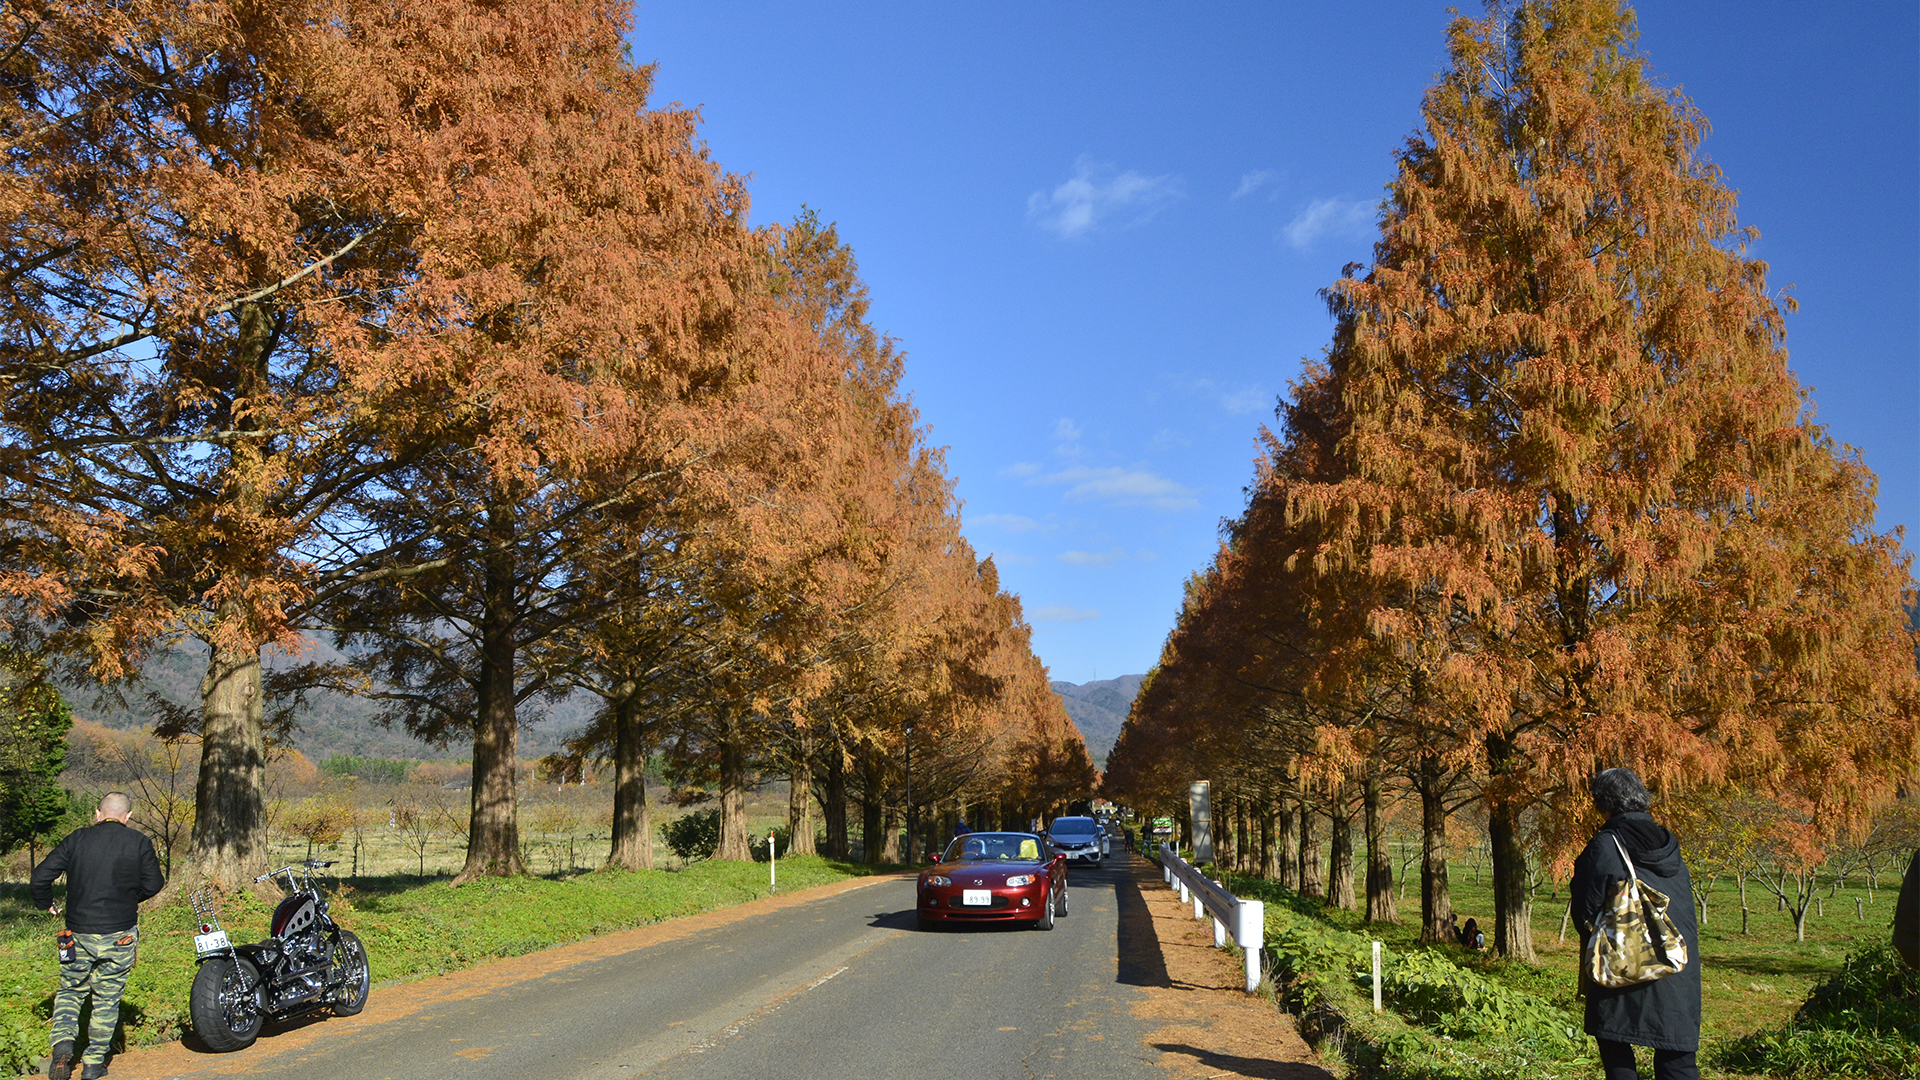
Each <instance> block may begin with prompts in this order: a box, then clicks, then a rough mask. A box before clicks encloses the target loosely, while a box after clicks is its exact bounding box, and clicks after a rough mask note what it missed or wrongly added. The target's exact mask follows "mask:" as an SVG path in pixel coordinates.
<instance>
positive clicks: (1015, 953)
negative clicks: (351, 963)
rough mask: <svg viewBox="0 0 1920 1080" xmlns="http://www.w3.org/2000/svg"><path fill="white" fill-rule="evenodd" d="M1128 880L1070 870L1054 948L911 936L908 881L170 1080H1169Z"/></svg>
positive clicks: (985, 933)
mask: <svg viewBox="0 0 1920 1080" xmlns="http://www.w3.org/2000/svg"><path fill="white" fill-rule="evenodd" d="M1127 862H1128V860H1127V857H1125V856H1120V857H1116V858H1114V859H1112V860H1109V862H1108V863H1107V865H1106V866H1105V867H1104V868H1101V869H1097V870H1096V869H1093V868H1091V867H1086V866H1076V867H1075V868H1074V869H1073V870H1072V871H1071V872H1070V887H1069V897H1070V898H1071V914H1070V915H1069V916H1068V917H1066V918H1063V919H1061V920H1059V923H1058V927H1057V928H1056V929H1055V930H1053V931H1052V932H1050V933H1048V932H1041V931H1036V930H1026V929H1015V928H1011V927H989V928H967V929H964V930H958V931H956V930H945V931H938V932H922V931H920V930H918V929H916V928H915V926H914V917H913V903H914V895H913V883H912V881H911V880H904V879H891V880H886V881H882V882H879V883H876V884H873V885H870V886H866V887H864V888H859V889H854V890H852V891H850V892H846V893H842V894H840V895H837V896H831V897H826V898H823V899H819V900H814V901H811V902H808V903H805V904H798V905H795V906H792V907H788V908H785V909H782V910H777V911H772V912H768V913H766V914H764V915H760V916H756V917H754V918H751V919H746V920H742V921H739V922H735V923H732V924H730V925H726V926H722V927H718V928H714V929H709V930H705V931H701V932H699V933H695V934H692V935H690V936H687V937H683V938H680V939H678V940H671V941H665V942H661V943H659V944H655V945H650V946H646V947H643V948H637V949H634V950H632V951H629V952H624V953H619V954H616V955H612V956H608V957H604V958H599V959H591V960H586V961H583V962H581V963H577V964H573V965H571V966H567V967H562V968H559V969H557V970H554V971H551V972H549V973H547V974H545V975H541V976H538V977H535V978H531V979H528V980H525V981H521V982H516V983H511V984H509V985H505V986H501V987H499V988H497V989H493V990H491V991H489V992H487V993H485V994H481V995H477V996H471V997H465V998H462V999H455V1000H447V1001H438V1002H433V1003H429V1004H427V1005H425V1006H424V1007H422V1008H420V1009H419V1010H417V1011H413V1012H411V1013H409V1014H407V1015H404V1016H401V1017H398V1018H396V1019H394V1020H391V1021H389V1022H386V1023H379V1024H372V1025H368V1024H359V1025H354V1026H353V1028H352V1029H351V1030H349V1028H348V1026H347V1025H344V1024H341V1023H340V1022H338V1021H333V1022H331V1023H334V1024H335V1025H337V1029H338V1035H337V1036H332V1037H330V1036H329V1033H328V1032H327V1031H326V1025H327V1024H328V1023H329V1021H324V1020H323V1021H319V1022H318V1024H317V1025H316V1024H309V1025H307V1026H306V1027H305V1029H304V1030H303V1031H302V1035H303V1036H307V1038H302V1039H300V1040H299V1042H300V1043H301V1044H302V1045H299V1046H298V1048H297V1049H293V1048H291V1047H290V1048H289V1051H288V1052H286V1053H279V1054H275V1053H273V1052H272V1049H273V1039H274V1032H273V1031H272V1029H271V1028H269V1030H268V1032H267V1033H266V1035H264V1036H263V1038H262V1039H261V1041H260V1043H259V1044H258V1045H257V1046H256V1048H255V1049H253V1050H250V1051H247V1052H245V1053H243V1054H241V1055H233V1056H216V1055H206V1056H204V1057H202V1056H198V1055H195V1056H194V1057H193V1058H191V1059H190V1064H188V1065H186V1066H185V1067H184V1068H177V1069H175V1070H174V1071H171V1075H176V1076H213V1075H215V1074H216V1073H220V1074H225V1075H232V1074H233V1073H234V1072H242V1073H244V1074H245V1075H248V1076H265V1077H281V1076H285V1077H289V1078H291V1077H295V1076H299V1077H307V1078H310V1077H316V1076H320V1077H353V1078H356V1080H357V1078H369V1080H372V1078H380V1077H393V1078H401V1077H404V1078H407V1080H442V1078H445V1080H519V1078H522V1077H528V1076H569V1077H573V1076H578V1077H588V1078H614V1077H619V1078H631V1077H637V1076H647V1077H664V1078H673V1080H696V1078H704V1077H712V1078H721V1077H726V1078H733V1077H741V1076H751V1077H755V1078H756V1080H782V1078H787V1077H793V1078H818V1077H833V1078H885V1077H901V1078H908V1077H911V1078H913V1080H997V1078H1001V1077H1007V1078H1024V1077H1059V1078H1063V1080H1064V1078H1084V1080H1131V1078H1146V1080H1165V1077H1166V1074H1165V1073H1164V1072H1163V1071H1161V1070H1160V1069H1159V1068H1158V1067H1156V1066H1155V1065H1154V1064H1153V1063H1152V1062H1153V1059H1154V1058H1156V1057H1158V1054H1157V1053H1156V1052H1155V1051H1154V1050H1153V1049H1151V1048H1150V1047H1148V1046H1147V1045H1146V1044H1145V1043H1144V1041H1143V1037H1144V1036H1145V1035H1146V1034H1147V1027H1146V1025H1145V1024H1144V1023H1143V1022H1142V1021H1140V1020H1137V1019H1135V1018H1134V1017H1133V1016H1132V1015H1131V1013H1130V1011H1129V1006H1130V1005H1131V1004H1132V1003H1134V1002H1135V1001H1137V1000H1139V998H1140V996H1141V991H1140V990H1139V989H1137V987H1138V986H1140V985H1143V984H1147V983H1150V982H1152V981H1154V980H1156V979H1160V980H1163V979H1164V977H1165V974H1164V970H1161V971H1159V972H1157V973H1156V971H1155V968H1156V966H1157V965H1158V963H1159V960H1158V956H1159V953H1158V949H1157V947H1156V945H1155V943H1154V942H1153V941H1152V940H1151V938H1150V937H1149V939H1148V940H1145V941H1141V940H1129V939H1130V938H1137V937H1138V935H1140V934H1141V933H1142V932H1143V930H1142V926H1143V925H1144V927H1145V929H1144V933H1145V934H1148V935H1151V933H1152V930H1151V921H1150V920H1147V919H1145V917H1144V916H1145V905H1144V902H1143V901H1142V900H1141V898H1140V893H1139V891H1138V890H1139V887H1138V885H1136V884H1135V881H1134V873H1133V867H1139V866H1144V865H1145V864H1142V863H1134V864H1133V865H1132V867H1130V866H1128V865H1127ZM1152 880H1154V881H1155V882H1156V883H1157V878H1153V879H1152ZM1123 916H1126V917H1125V918H1123ZM1123 954H1125V955H1126V957H1127V959H1126V961H1125V962H1122V956H1123ZM1143 960H1144V964H1143ZM375 963H376V973H377V965H378V958H376V959H375ZM407 992H408V986H407V985H405V984H403V985H399V986H390V987H382V988H376V990H375V995H376V996H378V995H381V994H405V993H407ZM128 1064H132V1062H129V1063H128ZM236 1067H237V1068H236Z"/></svg>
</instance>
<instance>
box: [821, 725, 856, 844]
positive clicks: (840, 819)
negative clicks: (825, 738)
mask: <svg viewBox="0 0 1920 1080" xmlns="http://www.w3.org/2000/svg"><path fill="white" fill-rule="evenodd" d="M826 757H827V761H826V764H827V789H826V798H825V799H823V800H821V807H820V811H821V817H823V818H825V819H826V825H827V851H826V854H827V856H828V857H829V858H833V859H845V858H847V857H849V855H850V854H851V853H852V851H853V848H852V846H851V845H850V844H848V842H847V757H846V753H845V751H844V750H842V749H841V747H840V743H839V740H838V739H835V740H834V742H833V744H832V745H831V746H829V747H827V753H826Z"/></svg>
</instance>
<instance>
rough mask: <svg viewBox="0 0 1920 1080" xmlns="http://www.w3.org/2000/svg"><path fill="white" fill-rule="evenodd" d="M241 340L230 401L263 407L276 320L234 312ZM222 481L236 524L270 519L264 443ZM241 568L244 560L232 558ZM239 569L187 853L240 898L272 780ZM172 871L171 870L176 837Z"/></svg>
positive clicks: (239, 424) (217, 666) (205, 731)
mask: <svg viewBox="0 0 1920 1080" xmlns="http://www.w3.org/2000/svg"><path fill="white" fill-rule="evenodd" d="M234 319H235V321H236V323H237V324H238V327H239V336H238V338H237V339H236V341H235V351H234V375H235V386H234V391H235V394H236V396H237V397H238V398H241V399H254V398H255V397H256V395H257V396H258V397H259V398H261V399H264V398H266V397H267V396H268V395H270V394H271V390H270V389H269V388H268V385H269V374H268V370H269V363H270V360H271V357H270V355H269V354H270V353H271V351H272V346H273V338H274V320H273V316H272V315H271V314H270V313H269V312H268V311H267V309H266V308H265V307H264V306H262V305H260V304H258V303H246V304H242V305H240V306H239V308H237V309H236V310H235V312H234ZM233 424H234V426H235V427H236V428H239V429H241V430H253V429H254V428H256V427H257V426H258V425H257V420H256V418H255V417H254V416H253V415H252V414H251V413H243V412H241V411H240V410H236V415H235V419H234V420H233ZM232 445H233V447H234V449H233V450H232V454H231V457H230V459H229V460H228V462H227V464H226V467H225V469H224V475H223V477H222V481H223V485H222V486H225V487H226V489H227V491H228V493H229V497H230V498H232V500H233V501H234V503H235V504H236V505H237V507H238V509H239V511H240V514H241V515H245V516H253V517H256V518H265V517H266V516H267V506H266V499H267V492H266V488H265V486H264V484H263V479H264V477H266V476H268V475H271V469H268V468H266V467H265V466H264V464H263V462H262V461H261V460H260V458H261V456H262V455H266V454H270V453H271V452H272V451H271V450H270V449H269V447H270V445H271V444H270V443H268V442H266V441H265V440H253V439H239V440H236V441H235V443H233V444H232ZM234 554H236V555H237V556H238V557H239V558H240V559H242V560H245V559H246V558H247V556H248V554H249V553H248V552H247V551H244V550H242V551H238V552H235V553H234ZM245 565H246V563H245V562H244V561H243V562H242V563H241V564H240V566H239V567H235V566H224V567H216V568H215V569H216V570H217V571H218V572H219V573H220V578H221V584H222V586H225V589H224V591H225V595H226V596H227V597H229V599H226V600H223V601H221V602H220V603H219V605H218V606H217V608H216V610H215V613H214V630H215V632H214V633H213V634H211V635H209V637H210V638H211V639H213V640H209V641H208V645H209V646H210V653H209V655H208V657H207V670H206V674H205V676H203V677H202V679H201V682H200V709H201V716H200V738H201V742H200V776H199V779H198V781H197V783H196V785H195V796H194V797H195V810H196V812H195V815H194V822H193V841H192V844H191V845H190V847H189V849H188V851H189V856H188V861H189V862H190V863H191V864H192V873H190V874H189V875H188V877H189V878H198V879H200V880H204V881H208V882H211V883H213V884H216V885H219V886H221V887H222V888H228V889H239V888H243V887H247V886H251V885H252V884H253V879H254V878H255V877H256V876H257V875H259V874H260V872H261V871H263V870H265V869H267V859H268V858H269V857H271V854H272V852H271V850H270V849H269V846H268V839H269V838H268V836H267V818H266V807H265V805H264V799H265V796H264V793H265V791H266V780H267V747H266V735H265V733H264V732H263V731H262V730H261V726H260V725H261V713H262V710H263V708H264V706H265V704H266V701H265V698H266V692H265V688H264V686H263V685H262V682H261V675H260V649H261V646H262V645H264V644H265V642H264V641H263V640H262V635H261V634H260V633H259V627H258V626H257V625H255V620H254V619H253V618H252V616H251V613H250V611H249V610H248V608H247V606H246V603H245V601H243V600H240V599H236V598H238V597H243V596H245V595H246V593H247V592H248V586H250V585H251V584H252V583H253V579H252V578H250V577H249V576H248V575H247V574H246V573H245V572H244V570H243V569H242V567H244V566H245ZM168 836H169V852H168V854H169V861H171V854H172V852H171V847H170V845H171V836H172V831H171V830H168Z"/></svg>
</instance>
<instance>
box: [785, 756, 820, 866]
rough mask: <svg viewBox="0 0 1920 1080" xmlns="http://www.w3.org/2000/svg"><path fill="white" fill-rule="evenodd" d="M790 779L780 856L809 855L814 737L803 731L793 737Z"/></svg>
mask: <svg viewBox="0 0 1920 1080" xmlns="http://www.w3.org/2000/svg"><path fill="white" fill-rule="evenodd" d="M793 747H794V749H793V775H792V778H791V779H790V780H789V782H788V784H787V832H788V834H789V836H790V839H788V841H787V850H786V852H783V853H782V854H793V855H812V854H813V853H814V851H815V848H814V843H813V734H812V733H811V732H809V731H808V730H807V729H806V728H800V729H798V730H797V731H795V732H794V733H793Z"/></svg>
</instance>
